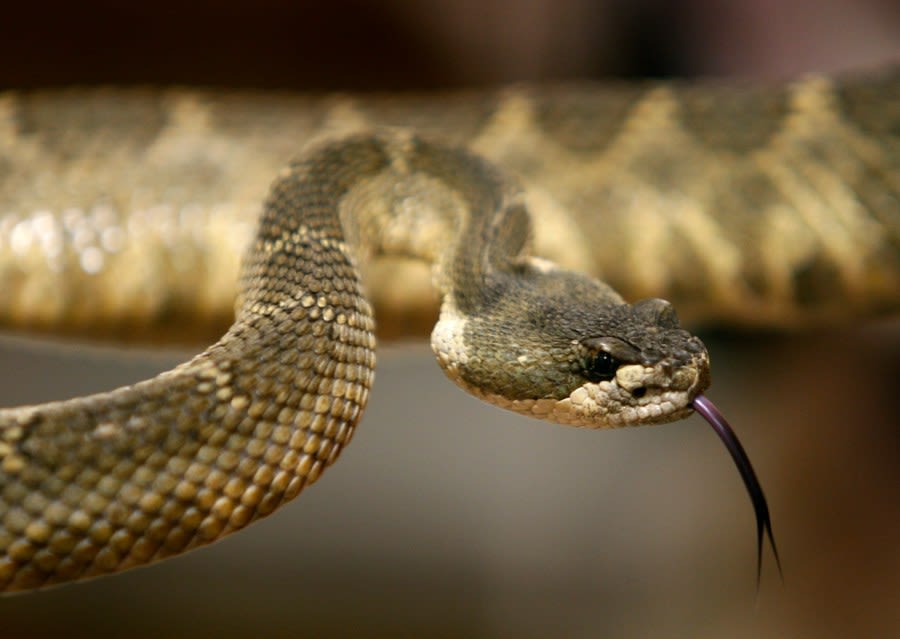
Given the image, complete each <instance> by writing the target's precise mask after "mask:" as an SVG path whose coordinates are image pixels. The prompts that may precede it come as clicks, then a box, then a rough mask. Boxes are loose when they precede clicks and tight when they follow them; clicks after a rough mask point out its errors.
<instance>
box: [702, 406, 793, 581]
mask: <svg viewBox="0 0 900 639" xmlns="http://www.w3.org/2000/svg"><path fill="white" fill-rule="evenodd" d="M691 404H692V406H693V407H694V410H695V411H697V412H698V413H699V414H700V415H701V416H702V417H703V419H705V420H706V421H708V422H709V425H710V426H712V427H713V430H715V431H716V433H718V435H719V437H720V438H721V439H722V442H723V443H724V444H725V447H726V448H727V449H728V452H729V453H731V458H732V459H733V460H734V463H735V465H736V466H737V468H738V471H740V473H741V478H742V479H743V480H744V485H745V486H746V487H747V492H748V493H749V494H750V500H751V501H752V502H753V510H754V511H755V512H756V584H757V586H759V580H760V576H761V574H762V546H763V534H764V533H765V534H768V535H769V542H770V543H771V544H772V552H773V553H774V555H775V563H776V564H777V565H778V574H779V575H780V576H781V578H782V580H783V579H784V574H783V573H782V572H781V559H779V558H778V548H776V547H775V537H774V536H773V535H772V521H771V520H770V519H769V506H768V504H767V503H766V496H765V494H763V489H762V486H760V485H759V480H758V479H757V478H756V473H755V472H753V465H752V464H751V463H750V458H749V457H747V453H746V452H745V451H744V447H743V446H741V442H740V441H738V438H737V435H735V434H734V431H733V430H732V429H731V426H729V424H728V422H727V421H725V418H724V417H723V416H722V413H720V412H719V409H717V408H716V407H715V406H714V405H713V403H712V402H711V401H709V399H708V398H707V397H706V396H705V395H697V397H695V398H694V401H693V402H691Z"/></svg>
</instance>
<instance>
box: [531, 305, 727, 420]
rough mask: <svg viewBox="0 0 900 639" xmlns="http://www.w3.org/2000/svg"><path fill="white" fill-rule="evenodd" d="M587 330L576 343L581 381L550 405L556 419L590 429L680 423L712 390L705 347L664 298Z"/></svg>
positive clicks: (621, 310) (623, 308)
mask: <svg viewBox="0 0 900 639" xmlns="http://www.w3.org/2000/svg"><path fill="white" fill-rule="evenodd" d="M589 331H590V332H588V334H587V335H585V336H583V337H579V338H575V339H573V340H572V348H573V350H574V351H575V353H576V355H575V357H574V361H575V362H576V364H580V370H579V368H578V366H575V367H574V370H575V372H576V374H577V375H576V376H577V377H580V379H578V380H577V381H578V382H579V383H578V385H577V386H575V387H573V388H571V390H570V392H569V393H568V396H567V397H564V398H561V399H560V400H559V401H558V402H557V403H556V405H554V406H552V409H551V412H550V413H549V414H548V415H547V417H546V418H547V419H550V420H551V421H559V422H562V423H569V424H573V425H580V426H587V427H593V428H602V427H611V428H615V427H621V426H637V425H642V424H659V423H664V422H670V421H675V420H678V419H682V418H683V417H686V416H687V415H689V414H690V412H691V410H692V409H691V402H692V401H693V399H694V398H695V397H696V396H697V395H699V394H700V393H702V392H703V391H704V390H705V389H706V388H708V387H709V384H710V376H709V355H708V353H707V350H706V347H705V346H704V345H703V342H701V341H700V339H699V338H697V337H695V336H694V335H691V334H690V333H689V332H688V331H685V330H684V329H682V328H681V327H680V326H679V324H678V318H677V316H676V314H675V310H674V309H673V308H672V305H671V304H669V303H668V302H667V301H665V300H661V299H649V300H642V301H640V302H637V303H635V304H633V305H627V304H623V305H620V306H616V307H614V308H612V309H609V311H608V312H607V314H606V316H605V318H604V320H603V321H602V322H596V323H595V326H593V327H591V328H590V329H589Z"/></svg>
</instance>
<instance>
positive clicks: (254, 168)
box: [0, 69, 900, 592]
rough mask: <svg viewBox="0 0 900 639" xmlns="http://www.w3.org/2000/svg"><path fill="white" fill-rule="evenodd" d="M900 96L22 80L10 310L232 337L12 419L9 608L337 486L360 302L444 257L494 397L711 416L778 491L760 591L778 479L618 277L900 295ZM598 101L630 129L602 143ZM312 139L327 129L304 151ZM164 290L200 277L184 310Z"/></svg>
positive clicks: (595, 412)
mask: <svg viewBox="0 0 900 639" xmlns="http://www.w3.org/2000/svg"><path fill="white" fill-rule="evenodd" d="M898 78H900V74H898V73H897V70H896V69H893V70H888V71H887V72H886V73H883V74H880V75H876V76H873V80H872V83H870V84H867V82H866V81H865V78H864V79H863V80H860V81H856V80H853V81H848V82H847V83H845V84H841V83H835V82H832V81H831V80H830V79H829V78H823V77H822V76H813V77H811V78H808V79H804V80H801V81H799V82H797V83H795V84H793V85H790V86H789V87H786V88H779V89H777V90H775V91H764V90H761V91H747V92H744V93H733V94H723V93H717V92H714V91H713V92H704V91H696V92H695V91H693V90H692V89H690V88H678V87H672V86H659V87H656V88H654V87H650V88H648V89H641V90H639V91H625V92H621V93H606V92H603V91H595V90H593V89H592V88H590V87H588V88H578V87H569V88H566V87H561V88H557V89H554V90H550V91H547V92H546V93H541V92H540V91H537V90H536V91H534V92H532V91H531V90H529V89H527V88H526V89H515V90H509V91H506V92H500V93H497V94H491V95H486V96H480V95H464V96H460V97H458V98H452V99H448V100H443V101H442V100H441V99H438V100H431V101H429V100H428V99H418V98H416V99H411V100H410V101H409V102H406V103H402V102H396V101H393V100H391V99H385V100H381V101H379V100H373V101H372V103H371V106H367V103H365V102H357V101H354V100H352V99H344V98H333V99H332V98H329V99H324V100H321V101H315V100H305V99H302V98H298V99H293V98H291V99H287V100H285V101H284V102H279V101H267V100H266V99H261V98H257V97H248V96H243V97H242V96H216V95H212V94H203V93H190V92H182V93H179V92H169V93H165V92H163V93H159V94H152V93H146V92H144V93H141V92H134V93H127V92H93V93H92V92H89V91H88V92H77V91H76V92H72V93H69V94H66V93H60V94H40V93H39V94H34V95H18V94H0V205H2V206H3V209H2V210H0V291H2V292H3V295H2V297H0V321H3V322H5V323H7V324H12V325H23V324H27V323H28V322H29V320H33V321H34V322H35V324H37V325H40V326H44V327H46V326H63V327H64V326H66V325H67V324H69V325H71V326H78V325H81V324H84V323H85V321H88V322H89V321H91V320H92V319H98V318H99V320H101V321H102V320H103V319H104V318H108V317H110V316H113V315H116V314H117V313H118V314H120V315H121V319H123V320H124V321H125V322H126V323H127V321H128V318H134V317H138V318H139V317H141V316H142V314H146V315H148V316H149V315H154V314H158V315H159V316H165V314H166V309H168V308H177V307H178V305H179V304H180V303H182V302H179V301H178V300H180V299H181V298H182V297H186V298H187V299H188V300H189V302H191V303H193V302H194V301H196V307H197V308H198V309H205V308H207V307H206V306H205V305H206V304H207V303H209V304H211V305H212V306H211V308H215V309H221V306H222V304H223V302H222V300H223V299H228V298H230V299H231V300H233V301H234V308H235V314H234V323H233V324H232V325H231V327H230V328H229V329H228V330H227V332H225V334H224V335H223V336H222V337H221V338H220V339H219V341H218V342H216V343H215V344H213V345H212V346H210V347H209V348H207V349H206V350H205V351H203V352H202V353H200V354H199V355H197V356H195V357H194V358H193V359H191V360H190V361H188V362H185V363H183V364H181V365H179V366H177V367H176V368H174V369H173V370H171V371H167V372H165V373H162V374H160V375H159V376H157V377H155V378H153V379H150V380H146V381H143V382H140V383H138V384H134V385H132V386H125V387H122V388H119V389H116V390H113V391H110V392H106V393H99V394H96V395H92V396H88V397H80V398H74V399H70V400H66V401H57V402H50V403H47V404H42V405H37V406H22V407H16V408H4V409H0V591H3V592H16V591H29V590H34V589H39V588H44V587H48V586H53V585H57V584H63V583H68V582H73V581H77V580H81V579H86V578H91V577H97V576H102V575H109V574H112V573H116V572H120V571H122V570H126V569H129V568H132V567H137V566H142V565H146V564H149V563H152V562H155V561H158V560H161V559H165V558H167V557H172V556H175V555H179V554H181V553H183V552H186V551H189V550H192V549H194V548H197V547H199V546H202V545H205V544H208V543H211V542H214V541H216V540H218V539H221V538H222V537H224V536H226V535H228V534H230V533H232V532H235V531H237V530H240V529H243V528H244V527H246V526H247V525H249V524H250V523H252V522H254V521H255V520H257V519H259V518H261V517H264V516H266V515H268V514H270V513H271V512H273V511H274V510H275V509H277V508H278V507H280V506H281V505H282V504H284V503H286V502H287V501H290V500H291V499H293V498H294V497H296V496H297V495H298V494H299V493H300V492H301V491H302V490H303V488H305V487H306V486H308V485H310V484H312V483H314V482H315V481H317V480H318V478H319V477H320V476H321V474H322V473H323V471H324V470H325V469H326V468H327V467H328V466H329V465H330V464H332V463H333V462H334V461H335V460H336V459H337V458H338V456H339V455H340V453H341V451H342V450H343V448H344V447H345V446H346V445H347V444H349V442H350V441H351V439H352V437H353V434H354V432H355V429H356V428H357V424H358V422H359V420H360V417H361V415H362V413H363V411H364V409H365V406H366V403H367V401H368V397H369V392H370V390H371V387H372V382H373V375H374V365H375V354H374V348H375V336H374V327H375V323H374V311H373V305H372V303H371V302H370V300H369V298H368V297H367V296H366V291H367V290H368V289H370V288H372V289H376V290H377V285H378V277H376V276H374V275H373V274H374V273H375V272H376V270H377V269H378V267H379V264H380V262H381V261H382V260H385V259H391V258H402V259H404V260H408V261H410V262H411V263H416V264H419V265H425V266H426V271H430V278H431V281H432V284H433V287H434V289H435V290H436V291H437V293H438V296H439V297H440V300H441V301H440V316H439V319H438V321H437V323H436V324H435V325H434V327H433V329H432V331H431V346H432V349H433V351H434V353H435V356H436V358H437V361H438V363H439V365H440V366H441V367H442V368H443V370H444V371H445V373H446V374H447V376H448V377H449V378H450V379H451V380H452V381H453V382H454V383H456V384H457V385H459V386H460V387H462V388H463V389H465V390H466V391H468V392H470V393H472V394H474V395H475V396H477V397H480V398H482V399H484V400H486V401H488V402H490V403H492V404H494V405H497V406H500V407H502V408H506V409H509V410H512V411H515V412H517V413H520V414H524V415H528V416H531V417H536V418H539V419H544V420H547V421H551V422H555V423H560V424H566V425H570V426H576V427H583V428H620V427H625V426H638V425H645V424H660V423H665V422H671V421H675V420H678V419H682V418H684V417H686V416H688V415H690V414H691V413H692V412H697V413H699V414H700V415H701V416H702V417H704V418H705V419H706V420H707V421H708V422H709V423H710V425H711V426H712V427H713V429H714V430H715V431H716V432H717V434H718V435H719V437H720V438H721V439H722V440H723V442H724V443H725V445H726V447H727V448H728V450H729V452H730V454H731V456H732V458H733V459H734V461H735V464H736V465H737V468H738V470H739V471H740V474H741V477H742V479H743V481H744V483H745V486H746V488H747V491H748V493H749V494H750V497H751V500H752V502H753V507H754V511H755V514H756V521H757V546H758V550H757V578H759V575H760V571H761V560H762V545H763V541H764V537H766V536H768V538H769V539H770V542H771V545H772V548H773V552H774V554H775V559H776V562H777V564H778V569H779V572H780V571H781V563H780V559H779V557H778V552H777V549H776V547H775V542H774V538H773V535H772V524H771V521H770V517H769V509H768V505H767V503H766V499H765V496H764V493H763V491H762V488H761V486H760V482H759V481H758V479H757V477H756V474H755V472H754V470H753V468H752V465H751V464H750V461H749V458H748V456H747V454H746V452H745V451H744V449H743V447H742V446H741V444H740V443H739V442H738V440H737V437H736V436H735V434H734V432H733V430H732V429H731V427H730V426H729V425H728V423H727V422H726V421H725V420H724V418H723V417H722V416H721V414H720V413H719V411H718V410H717V409H716V408H715V407H714V406H713V404H712V403H711V402H710V401H709V399H708V398H707V397H706V395H705V392H706V390H707V389H708V387H709V386H710V382H711V378H710V360H709V354H708V352H707V349H706V347H705V346H704V345H703V343H702V342H701V341H700V340H699V339H698V338H697V337H696V336H694V335H692V334H691V333H689V332H688V331H686V330H684V329H683V328H681V326H680V324H679V320H678V318H677V316H676V314H675V311H674V309H673V306H672V305H671V304H670V303H669V302H666V301H664V300H662V299H644V300H641V301H638V302H635V303H633V304H628V303H626V302H625V301H624V299H623V297H622V296H621V295H620V294H619V293H618V292H617V291H616V290H614V288H613V286H612V285H615V287H616V288H619V289H622V288H623V287H624V290H625V292H626V293H628V294H629V296H630V297H642V296H646V295H647V294H648V293H649V294H653V293H655V292H658V291H668V292H673V293H680V292H681V293H683V292H686V293H688V294H689V295H688V296H689V297H692V296H694V295H696V296H698V297H699V298H701V299H702V300H703V301H702V303H701V305H700V306H701V307H702V306H703V304H704V303H706V304H715V305H716V306H717V307H718V308H719V309H722V310H723V312H724V314H725V316H730V317H734V316H741V315H743V316H748V317H751V320H752V319H753V318H755V319H761V320H765V319H766V318H775V319H787V320H790V319H791V318H803V317H828V316H829V314H831V313H834V312H839V311H843V310H844V309H846V312H845V316H846V315H848V314H852V313H854V312H855V313H857V314H859V313H862V312H869V311H872V310H873V309H874V310H884V309H885V308H896V304H897V299H898V298H897V295H896V292H897V290H898V282H900V278H898V271H900V268H898V264H900V260H898V251H897V249H896V247H897V243H896V238H897V237H900V230H898V228H897V226H896V220H897V216H896V202H897V201H898V194H900V188H898V184H897V182H896V177H895V176H896V172H895V170H894V169H895V168H896V166H897V161H898V160H897V158H898V153H897V148H898V147H897V144H896V142H897V135H896V133H897V131H898V130H900V129H898V128H897V126H896V124H897V119H896V115H897V111H896V102H894V103H893V110H891V108H890V104H891V100H892V96H896V95H897V89H898V87H900V83H898ZM729 95H730V96H733V98H734V99H733V100H731V98H728V99H725V97H723V96H729ZM717 98H718V99H722V100H723V103H724V104H723V108H722V109H721V114H717V117H711V113H712V112H711V111H710V105H711V104H713V103H715V102H716V99H717ZM443 102H447V104H443ZM451 103H452V104H451ZM885 104H887V105H888V107H889V108H887V109H885ZM879 105H881V106H879ZM449 107H453V108H455V109H458V110H459V113H460V114H461V116H460V117H461V119H460V120H454V122H457V124H458V126H456V125H450V124H447V123H446V122H445V115H446V114H447V113H448V110H447V109H448V108H449ZM97 113H101V114H103V113H106V114H109V115H110V117H99V118H98V117H97ZM599 113H606V114H607V115H608V116H610V117H611V119H610V120H609V122H610V123H611V126H610V127H608V128H604V127H602V126H594V124H595V122H594V120H595V119H596V117H597V114H599ZM873 113H876V114H877V113H885V114H886V115H885V117H872V114H873ZM245 114H251V115H253V117H251V118H249V119H248V118H244V117H243V116H244V115H245ZM298 114H299V115H298ZM718 115H721V118H719V117H718ZM773 116H774V117H773ZM60 118H61V119H60ZM245 120H247V121H249V122H251V124H250V125H249V126H248V125H247V123H246V122H245ZM60 122H62V124H60ZM745 122H746V123H747V126H746V127H744V126H743V123H745ZM273 123H274V126H273ZM398 125H402V126H398ZM407 126H409V127H410V128H406V127H407ZM412 129H415V131H413V130H412ZM582 131H584V132H585V133H584V134H582V133H581V132H582ZM314 133H315V134H314ZM313 134H314V135H313ZM310 136H312V139H311V137H310ZM298 139H299V140H307V139H311V141H310V142H309V143H308V144H307V146H306V148H305V149H304V150H303V151H302V152H301V153H300V155H299V156H297V159H295V160H293V161H292V162H290V163H289V164H287V165H284V164H283V163H284V158H283V157H282V155H281V153H282V152H283V151H284V150H285V149H286V148H290V151H291V154H294V153H296V151H297V149H296V148H293V147H291V144H292V143H296V140H298ZM661 140H662V141H664V140H668V141H669V142H668V143H666V144H663V143H661V142H660V141H661ZM111 141H112V144H111ZM270 147H272V148H276V147H277V149H279V150H278V151H277V152H271V153H269V152H268V151H266V150H265V149H268V148H270ZM839 150H840V151H841V153H840V154H839V153H838V151H839ZM82 154H84V156H85V157H84V160H83V161H82V159H81V157H80V156H81V155H82ZM128 158H131V159H134V158H140V159H139V161H137V162H129V161H126V159H128ZM134 166H137V167H138V168H139V169H140V171H147V174H148V178H147V182H146V183H142V182H141V180H140V178H136V177H135V176H136V175H137V174H138V173H139V171H136V170H134ZM277 166H284V168H283V169H281V170H280V172H279V171H278V170H277V168H273V167H277ZM878 167H880V168H878ZM98 168H99V174H98V175H97V179H98V182H99V184H98V185H97V186H96V187H94V186H91V185H90V177H91V175H90V173H91V172H93V170H94V169H98ZM86 172H87V173H86ZM149 176H152V177H149ZM50 178H52V179H50ZM273 178H274V182H273V183H271V186H270V188H269V190H268V195H267V196H266V197H265V200H264V201H263V203H262V206H260V205H259V202H260V201H261V199H262V190H261V189H260V185H261V184H262V183H264V182H269V181H271V180H272V179H273ZM726 185H727V187H728V188H727V189H724V188H723V187H724V186H726ZM219 193H224V196H222V197H225V198H226V203H225V204H223V203H222V201H221V200H220V199H219V197H220V196H219V195H218V194H219ZM32 194H34V195H32ZM211 194H212V195H211ZM69 198H74V199H69ZM229 198H230V200H229ZM229 201H230V204H229V203H228V202H229ZM250 201H253V202H254V203H253V204H249V202H250ZM582 208H586V209H589V210H590V209H593V212H592V213H590V212H588V213H585V212H581V213H569V209H573V210H575V209H582ZM669 208H671V209H673V210H672V211H671V212H670V213H669V215H668V217H666V216H663V215H662V214H661V213H658V212H659V211H661V210H662V209H669ZM720 211H726V212H728V215H724V214H720V213H719V212H720ZM591 214H592V215H594V216H595V217H588V215H591ZM598 215H602V216H603V217H602V218H596V216H598ZM597 219H602V222H601V223H598V222H597ZM250 221H252V225H251V224H249V222H250ZM251 226H255V228H256V231H255V233H251V232H250V228H251ZM207 227H213V229H214V230H213V231H212V232H211V234H210V237H212V238H213V239H212V240H209V241H207V240H206V239H204V238H206V237H207V236H206V235H205V233H206V229H207ZM836 229H837V230H836ZM151 231H152V233H151ZM135 237H136V238H138V240H135ZM142 238H143V239H142ZM248 238H250V239H249V241H248ZM585 238H587V245H589V246H590V249H589V250H583V249H584V245H585ZM797 238H803V239H802V241H801V240H800V239H797ZM670 239H674V240H675V242H674V243H670V244H667V243H666V242H668V241H670ZM548 240H553V241H555V242H556V245H555V246H554V245H553V243H552V242H550V243H547V241H548ZM627 246H632V247H633V249H634V250H632V252H631V253H626V252H625V251H626V250H627ZM592 252H596V253H597V254H598V255H597V256H596V259H595V257H594V256H592V255H591V253H592ZM237 254H243V261H242V263H241V264H240V272H239V276H238V277H237V278H236V279H237V287H236V288H237V290H236V291H235V290H234V288H233V286H234V285H233V281H232V279H231V277H232V276H233V274H234V273H235V272H236V271H237V270H238V269H237V267H236V266H235V268H232V266H231V265H232V264H234V263H235V258H234V256H235V255H237ZM548 258H552V259H548ZM173 265H180V266H178V268H173ZM145 269H148V270H145ZM179 269H180V270H179ZM201 272H202V277H205V278H206V279H205V280H204V279H202V278H200V279H198V277H196V276H197V275H199V274H200V273H201ZM588 272H590V273H591V274H590V275H589V274H586V273H588ZM173 273H180V274H181V275H180V276H179V277H173ZM601 273H603V274H604V275H607V274H608V277H605V278H604V279H605V280H607V281H609V282H610V283H611V284H607V283H605V282H604V281H600V280H599V279H597V276H598V275H599V274H601ZM111 274H112V275H111ZM147 274H149V276H150V280H147V279H145V276H146V275H147ZM220 274H221V276H222V278H221V279H222V280H223V281H224V280H228V282H231V283H229V284H224V285H219V279H220V278H219V275H220ZM113 275H114V277H113ZM160 276H161V280H160V281H163V282H167V283H171V285H172V287H173V288H174V289H179V287H181V286H182V285H184V284H187V285H188V286H189V287H190V286H191V284H194V286H193V288H190V292H189V293H188V294H186V295H185V294H184V293H183V292H182V293H177V294H174V296H172V297H167V296H166V294H165V293H161V292H160V289H159V287H158V286H156V284H159V281H157V280H156V279H155V278H158V277H160ZM426 277H427V276H426ZM198 281H199V282H209V283H210V285H209V286H206V285H204V284H200V286H199V287H198V286H196V283H197V282H198ZM213 283H215V285H213ZM394 283H395V282H394ZM150 284H152V286H151V285H150ZM60 287H62V288H60ZM179 290H180V289H179ZM54 291H62V292H61V293H60V294H59V295H55V294H53V292H54ZM235 293H236V301H235ZM635 293H637V294H635ZM94 295H96V296H97V297H96V303H93V300H94V299H95V297H94ZM179 296H180V297H179ZM85 299H90V300H92V303H91V304H85V302H84V300H85ZM376 299H377V296H376ZM38 300H45V301H44V302H40V301H38ZM170 303H171V306H170ZM679 308H681V302H680V301H679ZM45 310H46V312H44V311H45ZM388 310H390V305H388ZM203 312H205V311H202V310H201V311H200V313H203ZM215 312H219V311H218V310H217V311H214V313H215ZM116 321H118V320H114V321H113V324H115V322H116ZM122 325H123V326H124V324H122Z"/></svg>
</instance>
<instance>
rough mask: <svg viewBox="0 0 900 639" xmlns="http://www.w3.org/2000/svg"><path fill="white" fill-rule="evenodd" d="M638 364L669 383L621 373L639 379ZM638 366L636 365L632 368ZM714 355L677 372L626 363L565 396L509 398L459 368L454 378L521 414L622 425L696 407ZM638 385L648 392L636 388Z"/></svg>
mask: <svg viewBox="0 0 900 639" xmlns="http://www.w3.org/2000/svg"><path fill="white" fill-rule="evenodd" d="M634 368H641V369H643V370H644V373H645V375H644V377H643V379H644V380H645V382H650V381H652V380H658V379H659V378H660V377H661V376H665V379H666V381H665V382H664V383H665V387H652V386H640V387H635V386H630V387H629V386H628V385H627V382H626V384H625V385H623V384H621V383H620V381H619V378H620V377H622V378H624V379H626V380H627V379H631V380H633V379H634V378H635V371H634V370H633V369H634ZM629 369H632V370H629ZM707 371H708V359H707V358H698V359H697V360H695V361H694V362H692V363H691V365H690V366H687V367H684V368H681V369H679V370H678V371H676V372H675V373H674V374H673V373H670V372H669V373H667V372H666V371H664V370H663V369H662V368H661V367H641V366H623V367H622V368H621V369H620V371H619V374H618V375H617V377H616V379H613V380H611V381H608V382H599V383H590V382H589V383H585V384H583V385H581V386H579V387H578V388H576V389H575V390H573V391H572V392H571V393H570V394H569V396H568V397H565V398H562V399H554V398H539V399H508V398H506V397H503V396H502V395H498V394H495V393H485V392H484V391H482V390H480V389H479V388H477V387H475V386H472V385H471V384H467V383H466V382H465V380H464V379H462V377H461V376H460V375H458V374H454V369H453V367H450V368H448V370H447V373H448V375H449V377H450V378H451V379H452V380H453V381H454V382H455V383H456V384H457V385H459V386H460V387H462V388H463V389H464V390H466V391H467V392H469V393H470V394H472V395H474V396H476V397H478V398H479V399H481V400H483V401H486V402H488V403H489V404H493V405H495V406H498V407H500V408H504V409H506V410H511V411H513V412H515V413H519V414H520V415H525V416H528V417H534V418H537V419H541V420H544V421H549V422H553V423H555V424H562V425H566V426H575V427H579V428H594V429H600V428H622V427H626V426H644V425H649V424H664V423H667V422H673V421H678V420H680V419H684V418H685V417H687V416H689V415H690V414H691V412H692V411H693V408H692V407H691V403H692V402H693V400H694V398H695V397H697V395H699V394H700V393H702V392H703V391H704V390H705V389H706V388H707V387H708V385H709V384H708V372H707ZM638 388H641V389H643V390H642V391H639V392H635V391H636V390H637V389H638Z"/></svg>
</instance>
